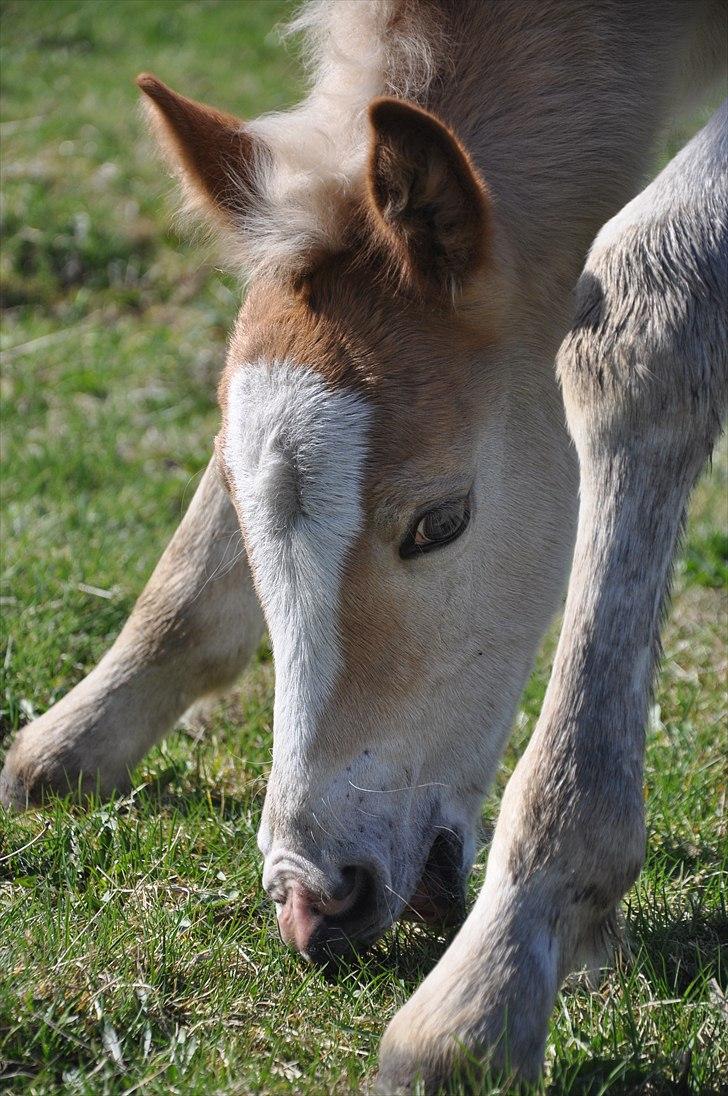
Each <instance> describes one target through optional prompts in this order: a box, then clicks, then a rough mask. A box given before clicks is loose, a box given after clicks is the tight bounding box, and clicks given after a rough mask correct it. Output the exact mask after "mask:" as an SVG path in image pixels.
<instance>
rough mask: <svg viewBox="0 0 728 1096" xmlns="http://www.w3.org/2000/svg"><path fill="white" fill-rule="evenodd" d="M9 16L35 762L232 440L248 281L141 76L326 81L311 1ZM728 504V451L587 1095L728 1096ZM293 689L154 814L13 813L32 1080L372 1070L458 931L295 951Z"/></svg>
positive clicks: (7, 91)
mask: <svg viewBox="0 0 728 1096" xmlns="http://www.w3.org/2000/svg"><path fill="white" fill-rule="evenodd" d="M2 10H3V28H4V29H3V45H2V56H1V57H0V62H1V64H2V78H3V82H4V105H3V116H2V123H1V124H2V130H1V131H0V132H1V133H2V138H3V173H4V183H5V205H4V207H3V213H2V217H3V223H2V229H3V235H4V238H5V244H4V246H3V249H2V256H1V260H0V273H1V274H2V279H3V287H4V297H3V304H4V314H3V318H4V325H3V333H2V347H3V349H4V350H5V351H6V355H5V358H4V363H3V371H2V400H3V406H2V415H3V420H2V426H3V431H2V435H3V436H2V441H3V447H4V457H3V459H4V471H3V479H2V495H3V559H2V567H3V587H2V602H1V603H0V607H1V608H2V636H1V638H0V664H2V665H3V675H4V676H3V692H2V736H3V746H7V744H8V742H9V740H10V738H11V736H12V734H13V733H14V731H15V730H16V729H17V728H18V727H19V726H21V725H22V724H24V723H25V722H27V721H28V719H30V718H31V717H32V716H33V714H34V713H38V712H41V711H44V710H45V709H46V708H47V707H48V706H49V705H50V704H52V703H53V701H54V700H55V699H56V698H58V697H59V696H60V695H62V694H63V693H65V692H66V691H67V690H68V689H69V688H70V687H71V686H72V685H73V684H74V683H75V682H76V681H78V680H79V679H80V678H81V677H82V676H83V674H84V673H85V672H87V671H88V669H89V668H90V667H91V666H92V665H93V664H94V662H95V661H96V660H97V659H98V657H99V656H100V655H101V654H102V652H103V651H104V649H105V648H106V647H107V645H108V644H109V642H110V641H111V640H112V638H113V637H114V635H115V634H116V633H117V631H118V629H119V628H120V626H121V624H122V622H123V620H124V619H125V617H126V615H127V613H128V612H129V610H130V608H131V606H132V604H133V601H134V598H135V596H136V594H137V593H138V592H139V590H140V589H141V587H142V585H143V582H144V580H145V577H146V576H147V575H148V574H149V572H150V570H151V568H152V566H153V564H154V562H155V561H156V559H157V557H158V555H159V552H160V550H161V548H162V546H163V545H164V543H165V541H166V539H167V538H168V537H169V535H170V534H171V532H172V530H173V529H174V527H175V525H176V523H177V521H178V520H179V517H180V514H181V513H182V511H183V510H184V506H185V504H186V502H187V501H188V500H189V498H190V496H191V493H192V491H193V490H194V486H195V483H196V479H197V476H198V475H199V473H200V471H201V469H202V468H203V467H204V465H205V463H206V459H207V454H208V451H209V446H210V439H211V437H212V435H213V433H214V431H215V429H216V422H217V412H216V410H215V404H214V389H215V382H216V378H217V374H218V371H219V368H220V365H221V362H222V357H223V353H224V343H225V337H226V332H227V330H228V329H229V326H230V324H231V321H232V319H233V317H234V313H235V309H236V305H237V300H238V290H237V288H236V286H235V283H234V281H233V280H232V279H231V278H230V277H229V276H227V275H223V274H221V273H220V272H218V271H216V270H214V269H211V268H210V267H209V266H208V265H206V264H205V262H204V261H203V260H202V259H201V258H200V257H199V254H198V253H197V252H196V251H195V250H194V249H193V248H191V247H190V246H189V245H187V244H185V243H183V242H182V241H181V240H180V239H179V238H178V237H177V236H176V235H175V233H174V231H173V229H172V228H171V224H172V221H171V219H170V216H169V211H170V208H171V204H170V203H169V202H168V201H167V196H168V195H169V194H170V193H171V190H172V187H171V183H170V182H169V180H168V179H167V178H166V176H165V175H164V173H163V172H162V171H161V170H160V167H159V165H158V162H157V161H156V159H155V158H154V157H153V156H152V155H151V153H150V149H149V145H148V143H147V140H146V138H145V137H144V136H143V127H142V125H141V123H140V120H139V116H138V112H137V107H136V92H135V89H134V87H133V84H132V79H133V76H134V75H135V73H136V72H138V71H139V70H141V69H153V70H154V71H156V72H157V73H158V74H159V75H160V76H161V77H163V78H164V79H166V80H168V81H169V82H170V83H172V84H174V85H176V86H178V87H179V88H180V89H181V90H183V91H185V92H187V93H189V94H192V95H194V96H196V97H199V98H207V99H209V100H211V101H213V102H215V103H217V104H219V105H220V106H222V107H225V108H227V109H231V110H233V111H237V112H238V113H239V114H240V115H241V116H243V117H245V116H249V115H251V114H253V113H256V112H259V111H260V110H263V109H269V108H272V107H276V106H280V105H283V104H285V103H287V102H290V101H292V100H293V99H294V98H295V96H296V94H297V93H298V85H297V78H298V77H297V68H296V65H295V63H294V60H293V58H292V57H291V55H290V54H288V53H286V52H285V51H284V50H282V49H281V48H280V46H279V45H277V43H276V42H275V40H274V39H273V37H271V35H270V33H269V32H270V29H271V27H272V26H273V24H274V23H275V22H276V20H277V19H279V18H281V17H282V16H284V15H285V13H286V12H287V11H288V10H289V5H287V4H285V3H278V2H275V3H250V2H248V3H240V4H237V3H226V2H219V3H215V2H187V3H181V2H177V0H167V2H163V3H162V2H159V3H152V4H147V3H141V2H137V0H125V2H124V3H123V4H119V3H111V2H109V0H101V2H99V3H95V2H94V3H91V2H75V0H65V2H63V3H61V2H57V3H51V2H38V0H35V2H27V0H18V2H15V3H6V4H3V8H2ZM727 498H728V459H726V452H725V447H723V448H722V450H721V452H720V453H719V454H718V456H717V457H716V460H715V463H714V469H713V473H712V476H711V477H710V478H706V479H705V480H704V481H703V482H702V484H701V486H700V488H699V490H698V493H697V495H696V499H695V503H694V507H693V517H692V520H691V524H690V526H689V529H688V534H687V540H686V545H685V550H684V552H683V555H682V558H681V562H680V564H679V565H678V568H677V578H676V595H675V599H674V609H673V615H672V618H671V622H670V625H669V627H668V630H667V635H666V643H665V650H666V654H665V663H664V669H663V673H662V677H661V680H660V685H659V688H658V691H657V695H656V697H655V706H654V708H653V712H652V719H651V734H650V747H649V754H648V763H647V778H646V794H647V809H648V818H649V823H650V829H651V839H650V851H649V859H648V863H647V866H646V869H645V871H644V872H643V874H642V877H641V879H640V881H639V883H638V884H637V886H636V887H635V888H634V889H633V891H632V893H631V894H630V896H629V899H628V902H627V926H628V935H629V941H630V947H631V953H632V957H631V959H628V958H624V959H622V960H621V961H620V963H619V964H618V966H617V968H616V969H615V970H614V971H613V972H611V973H610V974H608V975H607V976H606V978H605V981H604V983H603V985H602V986H601V988H600V989H598V990H596V991H589V990H587V989H585V988H583V987H581V988H576V989H573V990H569V991H567V992H565V993H564V994H563V995H562V997H561V999H560V1001H559V1005H558V1008H557V1010H556V1013H555V1016H554V1022H553V1025H552V1031H551V1038H550V1041H549V1050H548V1063H547V1065H548V1070H547V1078H546V1081H545V1087H546V1088H548V1089H550V1091H551V1092H553V1093H555V1094H559V1093H562V1092H563V1093H569V1092H574V1093H577V1092H579V1093H583V1092H589V1093H592V1094H594V1096H596V1094H597V1093H601V1092H616V1093H625V1094H626V1093H634V1092H642V1093H645V1094H647V1093H651V1094H662V1093H675V1094H678V1093H682V1094H684V1093H686V1092H696V1093H709V1092H717V1091H718V1090H719V1088H720V1085H721V1084H722V1083H723V1082H724V1081H725V1078H726V1076H727V1075H728V1051H727V1050H726V1047H727V1046H728V1032H727V1031H726V1021H725V1017H726V1001H725V992H726V988H727V987H728V975H727V972H726V956H725V949H726V947H727V946H728V915H727V913H726V899H725V893H726V886H725V884H726V870H727V865H726V848H727V846H728V840H727V837H728V835H727V834H726V808H725V803H726V784H725V764H724V762H725V730H726V695H725V680H726V673H725V671H726V648H725V627H726V623H727V619H726V600H725V598H726V545H725V530H726V525H727V524H728V513H727V506H728V502H727ZM89 587H95V588H96V589H97V590H100V591H102V593H101V594H99V593H90V592H89ZM552 649H553V641H550V642H549V643H547V645H546V648H545V652H544V655H543V657H542V659H541V661H540V663H539V666H538V668H537V670H536V672H535V673H534V676H533V678H532V681H531V683H530V685H529V687H528V690H527V692H526V695H525V697H524V700H523V703H522V711H521V714H520V716H519V720H518V726H517V730H516V733H515V736H514V741H513V744H512V745H511V746H510V747H509V749H508V752H507V754H506V758H505V760H504V763H503V766H502V768H501V771H500V772H499V775H498V781H497V788H496V793H495V794H494V796H493V797H491V799H490V800H489V801H488V804H487V805H486V819H487V820H492V819H493V818H494V816H495V810H496V807H497V798H498V794H497V793H498V792H499V791H500V790H501V789H502V787H503V784H504V783H505V780H506V778H507V775H508V773H509V771H510V770H511V769H512V767H513V765H514V763H515V760H516V758H517V756H518V753H519V751H520V750H521V749H522V747H523V744H524V742H525V741H526V739H527V736H528V734H529V733H530V731H531V730H532V728H533V724H534V721H535V718H536V716H537V714H538V710H539V706H540V703H541V699H542V696H543V690H544V687H545V683H546V680H547V671H548V657H549V653H550V651H551V650H552ZM271 699H272V669H271V664H270V659H269V657H268V656H267V654H266V652H265V650H263V651H262V652H261V655H260V657H259V659H258V661H257V663H256V665H255V666H254V667H252V668H251V670H250V671H249V673H248V675H247V677H246V680H245V682H244V683H243V686H242V688H241V691H240V694H239V696H237V697H236V698H233V699H231V700H230V701H227V702H225V703H223V704H222V705H221V706H220V707H219V708H218V709H217V710H216V711H215V712H214V714H213V716H212V718H211V720H210V723H209V726H208V727H207V729H206V732H205V734H204V736H202V737H200V736H198V735H196V734H195V733H192V732H189V731H179V732H177V733H175V734H173V735H172V736H171V737H170V738H169V739H168V740H167V741H166V742H165V743H164V744H163V745H161V746H159V747H158V748H157V749H155V750H154V751H153V752H152V754H151V755H150V756H149V757H148V758H147V759H146V760H145V761H144V762H143V764H142V765H140V767H139V769H138V771H137V773H136V790H135V791H134V793H133V795H131V796H130V797H128V798H126V799H123V800H117V801H115V802H113V803H110V804H101V803H99V804H96V805H94V806H92V807H91V808H90V809H89V810H79V809H78V808H74V807H72V806H69V805H68V804H66V803H63V802H56V803H54V804H52V805H51V806H50V807H49V808H48V809H47V810H44V811H42V812H33V813H30V814H28V815H26V816H23V817H20V818H8V817H6V816H2V817H0V1087H2V1088H3V1089H4V1090H6V1089H7V1090H9V1091H14V1092H28V1093H55V1092H58V1091H69V1092H80V1093H98V1092H109V1093H122V1092H132V1091H143V1092H146V1093H159V1094H163V1093H164V1094H166V1093H170V1092H181V1093H200V1094H202V1093H210V1092H220V1091H222V1092H231V1093H232V1092H235V1093H246V1092H256V1093H257V1092H264V1093H310V1094H312V1096H313V1094H319V1093H322V1092H341V1093H346V1092H350V1091H352V1090H353V1089H355V1088H357V1087H358V1086H361V1085H362V1084H363V1083H364V1082H365V1080H366V1078H368V1077H370V1076H371V1074H372V1071H373V1069H374V1066H375V1062H376V1048H377V1043H378V1040H379V1037H380V1035H381V1032H382V1030H383V1027H384V1025H385V1023H386V1021H387V1019H388V1018H389V1017H390V1016H391V1015H392V1014H393V1012H394V1011H395V1009H396V1008H397V1007H398V1006H399V1005H400V1004H401V1003H402V1002H403V1001H404V1000H405V999H406V998H407V996H408V995H409V994H410V993H411V992H412V990H413V989H414V987H415V986H416V985H417V983H418V981H419V980H420V979H421V978H422V976H423V975H424V973H425V972H426V971H427V970H428V969H429V968H430V967H431V966H432V964H433V963H434V962H435V960H436V958H437V956H438V955H439V954H440V953H441V951H442V949H443V947H444V945H445V941H443V940H441V939H438V938H433V937H430V936H428V935H427V934H426V933H425V932H423V931H421V930H419V929H417V928H412V927H409V926H406V927H398V928H396V929H395V930H393V931H392V932H391V933H390V934H389V935H388V936H387V938H386V939H385V940H383V941H382V942H381V943H380V944H379V945H378V946H377V947H376V948H375V949H374V950H373V951H372V953H371V954H370V955H369V956H367V957H365V958H363V959H362V960H361V961H360V962H358V963H357V964H355V965H352V966H351V967H349V968H348V969H346V970H345V971H343V972H342V973H341V974H340V976H339V977H338V979H336V980H332V981H327V980H326V978H325V977H324V976H323V975H322V974H321V973H320V972H318V971H314V970H312V969H309V968H306V967H304V966H302V964H301V963H300V962H298V961H297V960H296V959H295V958H294V957H293V956H292V955H291V954H290V953H289V952H287V951H285V950H284V949H283V948H282V947H281V945H280V943H279V942H278V939H277V933H276V931H275V923H274V918H273V916H272V912H271V910H270V908H269V907H268V904H267V903H266V902H265V901H264V900H263V895H262V891H261V887H260V879H259V873H260V867H259V861H258V855H257V852H256V848H255V833H256V829H257V825H258V819H259V815H260V808H261V804H262V799H263V794H264V788H265V780H266V775H267V770H268V765H269V756H270V723H271ZM1 749H2V747H0V751H1ZM484 861H485V856H484V854H483V855H481V856H480V858H479V861H478V867H477V869H476V872H475V875H474V878H473V883H472V888H473V892H475V890H476V888H477V885H478V883H479V881H480V879H481V878H482V869H483V864H484ZM494 1091H495V1090H494Z"/></svg>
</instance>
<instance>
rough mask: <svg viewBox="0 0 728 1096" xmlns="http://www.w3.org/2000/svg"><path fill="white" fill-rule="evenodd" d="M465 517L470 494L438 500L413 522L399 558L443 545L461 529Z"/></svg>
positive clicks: (442, 546) (461, 531)
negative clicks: (443, 500)
mask: <svg viewBox="0 0 728 1096" xmlns="http://www.w3.org/2000/svg"><path fill="white" fill-rule="evenodd" d="M469 521H470V497H468V498H464V499H453V500H451V501H448V502H441V503H440V505H439V506H435V507H434V508H433V509H432V510H428V511H427V513H426V514H421V515H420V516H419V517H418V518H417V519H416V520H415V521H414V522H413V524H412V527H411V528H410V530H409V532H408V533H407V536H406V537H405V538H404V540H403V541H402V544H401V546H400V549H399V554H400V556H401V557H402V559H409V558H410V557H411V556H417V555H421V554H422V553H423V552H432V551H433V550H434V549H435V548H444V546H445V545H446V544H451V543H452V542H453V541H454V540H457V538H458V537H459V536H460V534H461V533H464V532H465V530H466V529H467V527H468V522H469Z"/></svg>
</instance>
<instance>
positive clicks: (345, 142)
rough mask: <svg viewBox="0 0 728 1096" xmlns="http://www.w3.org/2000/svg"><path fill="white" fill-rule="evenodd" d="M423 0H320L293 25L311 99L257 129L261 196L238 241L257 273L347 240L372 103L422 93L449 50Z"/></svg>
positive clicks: (253, 128)
mask: <svg viewBox="0 0 728 1096" xmlns="http://www.w3.org/2000/svg"><path fill="white" fill-rule="evenodd" d="M434 22H435V21H434V19H433V18H432V14H431V10H430V5H429V4H423V3H422V2H421V0H419V2H418V0H370V2H369V3H361V0H310V2H309V3H307V4H305V5H304V7H303V8H302V10H301V11H300V12H299V14H298V15H297V16H296V17H295V18H294V19H293V20H292V22H291V23H290V24H289V25H288V26H287V28H286V29H285V32H284V33H285V34H286V35H298V34H301V35H302V36H303V51H304V56H305V57H306V59H307V63H308V68H309V71H310V74H311V76H310V79H311V87H310V91H309V93H308V95H307V96H306V98H305V99H304V100H303V101H302V102H301V103H300V104H299V105H298V106H296V107H293V108H292V109H290V110H286V111H280V112H276V113H272V114H267V115H263V116H262V117H261V118H259V119H257V120H256V121H254V122H252V123H250V124H249V125H248V127H247V129H248V131H249V132H250V133H251V134H252V135H253V136H254V137H256V138H258V139H259V143H260V146H261V147H262V149H263V150H264V154H263V155H259V156H258V162H257V166H256V180H255V182H256V186H255V190H256V192H257V197H256V199H255V201H254V203H253V205H252V208H251V209H250V211H249V212H248V213H247V214H246V216H245V219H244V221H243V222H242V223H241V225H240V230H239V231H238V232H236V233H235V234H234V236H233V239H232V240H228V241H227V243H228V246H229V249H230V251H231V258H232V260H233V261H234V263H235V265H236V266H238V267H242V269H243V271H244V273H245V274H246V276H247V277H250V278H252V277H259V276H266V275H267V276H270V275H274V276H277V277H281V276H282V277H288V278H290V277H295V276H297V275H300V274H301V273H302V272H305V271H306V269H307V268H308V267H309V266H310V264H311V261H312V257H315V256H320V255H323V254H327V253H328V254H330V253H332V252H333V253H335V252H337V251H340V250H341V249H342V248H343V247H344V246H345V243H346V236H347V228H348V225H349V221H350V216H349V215H350V212H351V208H352V203H353V202H355V201H356V197H357V195H358V194H360V193H361V184H362V180H363V175H364V168H365V164H366V158H367V128H366V111H367V106H368V104H369V103H370V102H371V100H372V99H373V98H376V97H377V96H378V95H392V96H396V97H398V98H405V99H410V100H415V101H416V100H418V99H421V98H422V97H423V96H424V95H425V94H426V92H427V89H428V87H429V85H430V83H431V81H432V79H433V76H434V73H435V70H436V67H437V62H438V59H439V57H440V56H441V55H442V53H443V48H444V42H443V35H442V32H441V31H439V30H438V29H437V28H436V27H435V26H433V25H432V24H433V23H434Z"/></svg>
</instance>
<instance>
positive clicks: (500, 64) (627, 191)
mask: <svg viewBox="0 0 728 1096" xmlns="http://www.w3.org/2000/svg"><path fill="white" fill-rule="evenodd" d="M700 11H701V4H699V3H695V4H684V3H674V2H669V0H668V2H661V3H660V4H659V5H658V4H653V3H650V2H647V3H645V4H642V5H635V4H628V5H618V6H616V7H614V8H610V7H609V5H605V4H604V3H601V4H596V3H595V2H594V0H578V2H577V3H572V4H568V5H565V4H563V3H561V2H558V3H557V2H554V0H541V2H540V3H538V4H534V5H530V6H528V9H527V10H524V8H523V5H520V4H509V3H498V4H493V3H486V4H484V3H482V0H461V2H460V3H458V4H457V5H455V4H452V3H449V2H445V0H443V2H442V12H443V18H444V20H445V24H444V26H445V31H446V36H447V38H448V40H449V43H450V45H449V49H448V55H447V56H446V57H444V58H442V67H441V72H440V74H439V76H438V78H437V79H435V80H434V81H433V82H432V83H431V84H430V87H429V90H428V92H427V93H426V95H425V97H424V101H425V105H427V106H428V107H430V108H431V109H433V110H434V111H436V112H437V113H438V114H440V115H441V116H443V117H444V118H445V120H446V121H448V122H449V123H450V124H451V125H452V127H453V129H454V130H455V131H456V132H457V133H458V134H460V135H461V136H462V138H463V139H464V141H465V143H466V145H467V147H468V148H469V150H470V152H471V154H472V155H473V158H474V160H475V162H476V164H477V166H478V167H479V169H480V170H481V172H482V174H483V177H484V178H485V179H486V180H487V182H488V184H489V186H490V188H491V190H492V192H493V195H494V197H495V199H496V210H497V216H498V218H500V221H501V223H502V225H503V228H504V230H505V232H506V234H507V235H508V237H509V240H510V242H511V245H512V247H513V250H514V256H515V259H516V262H517V264H518V266H519V268H520V273H521V276H522V277H524V278H526V279H527V280H528V281H530V283H531V285H532V289H533V291H534V293H535V295H536V297H538V296H542V297H543V298H544V304H545V306H546V308H547V309H548V308H549V307H551V305H552V304H553V302H554V300H556V299H558V298H560V297H562V296H563V295H564V294H568V293H569V291H570V289H571V287H572V286H573V284H574V282H575V279H576V277H577V276H578V273H579V270H580V269H581V265H582V263H583V261H584V257H585V253H586V251H587V249H588V247H589V245H590V243H591V241H592V239H593V238H594V236H595V234H596V232H597V231H598V229H599V228H600V226H601V225H602V224H603V223H604V222H605V221H606V220H607V219H608V218H609V217H611V216H612V215H613V214H614V213H615V212H616V211H617V210H618V209H619V208H620V207H621V206H622V205H623V204H624V203H625V202H626V201H627V200H628V199H629V198H630V197H632V195H633V194H634V193H635V192H636V191H637V189H639V186H640V185H641V184H642V183H643V182H644V177H645V174H646V173H647V170H648V168H649V166H650V164H651V160H652V152H653V147H654V144H655V137H656V133H657V130H658V128H659V127H660V125H661V124H662V123H663V122H664V119H665V115H666V112H667V110H668V108H669V107H673V106H674V101H673V96H674V94H675V93H676V89H678V87H679V85H680V76H681V72H682V70H684V68H685V65H686V63H689V54H690V53H691V51H692V52H693V53H694V52H695V39H696V37H697V36H698V33H699V29H700V28H699V25H698V23H697V16H696V13H700ZM534 279H535V283H534Z"/></svg>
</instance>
